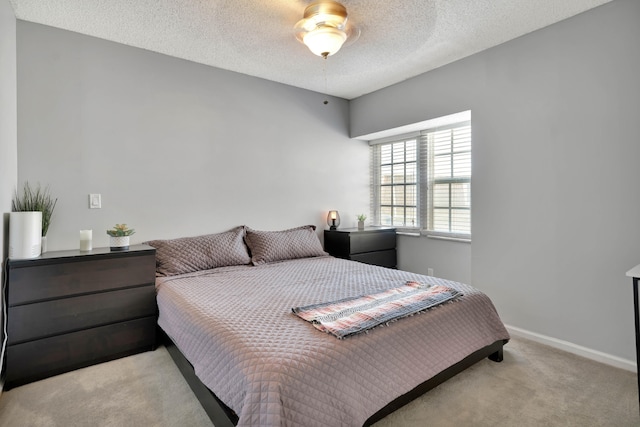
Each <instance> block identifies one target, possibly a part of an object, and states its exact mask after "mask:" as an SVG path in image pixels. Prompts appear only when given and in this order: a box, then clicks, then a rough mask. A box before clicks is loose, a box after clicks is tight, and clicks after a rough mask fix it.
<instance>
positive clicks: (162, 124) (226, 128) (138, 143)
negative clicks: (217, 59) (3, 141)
mask: <svg viewBox="0 0 640 427" xmlns="http://www.w3.org/2000/svg"><path fill="white" fill-rule="evenodd" d="M212 48H214V47H213V46H212ZM324 99H325V98H324V96H323V95H320V94H317V93H314V92H310V91H306V90H301V89H297V88H293V87H290V86H285V85H282V84H279V83H273V82H269V81H266V80H262V79H257V78H253V77H249V76H246V75H242V74H237V73H232V72H228V71H224V70H220V69H215V68H211V67H207V66H204V65H199V64H195V63H192V62H188V61H184V60H180V59H175V58H171V57H168V56H164V55H160V54H156V53H152V52H149V51H145V50H141V49H136V48H131V47H128V46H124V45H120V44H116V43H111V42H107V41H104V40H100V39H96V38H92V37H87V36H83V35H79V34H76V33H72V32H68V31H63V30H58V29H54V28H51V27H47V26H42V25H38V24H33V23H27V22H23V21H18V101H19V102H18V134H19V146H18V166H19V168H18V172H19V182H20V183H22V182H23V181H24V180H29V181H32V182H38V181H39V182H41V183H42V184H47V185H50V187H51V191H52V193H54V194H55V195H56V196H57V197H58V199H59V200H58V206H57V207H56V211H55V213H54V217H53V221H52V225H51V228H50V231H49V234H48V245H49V249H50V250H54V249H68V248H77V247H78V245H79V238H78V234H79V233H78V230H80V229H85V228H86V229H93V230H94V233H93V235H94V247H97V246H107V245H108V237H107V235H106V233H105V230H106V229H107V228H110V227H111V226H113V225H114V224H115V223H122V222H124V223H127V224H129V225H130V226H132V227H134V228H135V229H136V230H137V233H136V234H135V235H134V236H133V237H132V242H133V243H136V242H142V241H145V240H148V239H152V238H172V237H179V236H188V235H197V234H203V233H210V232H216V231H222V230H226V229H228V228H231V227H234V226H236V225H240V224H246V225H249V226H250V227H253V228H257V229H281V228H287V227H293V226H297V225H302V224H309V223H311V224H316V225H317V226H318V227H319V228H320V230H321V229H324V227H325V226H326V214H327V211H328V210H330V209H338V210H339V211H340V213H341V216H342V217H343V220H344V224H345V225H352V226H355V225H356V215H357V214H358V213H359V212H362V211H366V210H368V205H369V196H368V195H369V188H368V185H369V178H368V159H369V157H368V147H367V145H366V144H365V143H364V142H361V141H354V140H351V139H350V138H349V137H348V117H349V111H348V102H347V101H345V100H342V99H337V98H333V99H331V100H330V103H329V104H328V105H324V104H323V102H322V101H323V100H324ZM89 193H100V194H102V206H103V208H102V209H100V210H95V209H91V210H90V209H88V194H89Z"/></svg>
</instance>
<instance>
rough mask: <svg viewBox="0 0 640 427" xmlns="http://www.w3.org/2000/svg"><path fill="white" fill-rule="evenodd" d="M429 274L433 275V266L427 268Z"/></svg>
mask: <svg viewBox="0 0 640 427" xmlns="http://www.w3.org/2000/svg"><path fill="white" fill-rule="evenodd" d="M427 276H433V268H427Z"/></svg>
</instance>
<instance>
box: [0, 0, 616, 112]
mask: <svg viewBox="0 0 640 427" xmlns="http://www.w3.org/2000/svg"><path fill="white" fill-rule="evenodd" d="M609 1H610V0H398V1H391V0H343V1H342V3H343V4H344V5H345V6H346V7H347V10H348V13H349V19H350V20H352V21H353V22H355V23H356V25H357V26H359V27H360V28H361V30H362V34H361V36H360V38H359V39H358V40H357V41H356V42H355V43H353V44H351V45H350V46H346V47H343V48H342V50H340V51H339V52H338V53H336V54H335V55H334V56H331V57H329V58H328V59H327V61H326V80H325V78H324V74H323V60H322V59H321V58H320V57H317V56H315V55H313V54H312V53H311V52H310V51H309V50H307V48H306V47H305V46H304V45H302V44H301V43H299V42H298V41H297V40H296V39H295V37H294V34H293V26H294V25H295V23H296V22H297V21H298V20H299V19H301V18H302V13H303V11H304V8H305V7H306V6H307V5H308V4H309V3H310V2H311V1H302V0H261V1H260V0H253V1H252V0H173V1H171V0H45V1H43V0H10V2H11V4H12V6H13V8H14V11H15V14H16V17H17V18H18V19H21V20H24V21H30V22H36V23H40V24H45V25H50V26H53V27H58V28H62V29H66V30H70V31H75V32H78V33H82V34H87V35H91V36H95V37H100V38H103V39H106V40H111V41H115V42H118V43H123V44H126V45H130V46H135V47H140V48H144V49H148V50H151V51H155V52H160V53H164V54H166V55H171V56H175V57H178V58H183V59H188V60H191V61H194V62H199V63H202V64H207V65H211V66H214V67H218V68H223V69H226V70H232V71H237V72H239V73H244V74H248V75H251V76H257V77H261V78H264V79H268V80H273V81H276V82H280V83H285V84H288V85H292V86H297V87H301V88H305V89H310V90H314V91H317V92H322V93H327V94H329V95H334V96H339V97H342V98H346V99H353V98H356V97H358V96H360V95H363V94H366V93H369V92H373V91H375V90H377V89H380V88H383V87H386V86H389V85H391V84H394V83H397V82H400V81H402V80H406V79H408V78H410V77H413V76H416V75H418V74H421V73H424V72H426V71H429V70H432V69H434V68H437V67H440V66H442V65H445V64H447V63H450V62H453V61H455V60H458V59H461V58H463V57H465V56H468V55H471V54H474V53H476V52H479V51H481V50H484V49H487V48H489V47H492V46H495V45H498V44H500V43H503V42H505V41H507V40H511V39H513V38H516V37H518V36H521V35H523V34H526V33H529V32H531V31H534V30H537V29H539V28H542V27H545V26H547V25H550V24H553V23H555V22H558V21H560V20H562V19H565V18H568V17H570V16H573V15H576V14H578V13H580V12H583V11H585V10H588V9H591V8H593V7H595V6H598V5H601V4H604V3H607V2H609Z"/></svg>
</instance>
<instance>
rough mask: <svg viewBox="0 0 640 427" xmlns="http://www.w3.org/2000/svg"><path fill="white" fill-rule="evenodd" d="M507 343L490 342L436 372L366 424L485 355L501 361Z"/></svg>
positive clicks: (385, 414) (435, 385) (378, 419)
mask: <svg viewBox="0 0 640 427" xmlns="http://www.w3.org/2000/svg"><path fill="white" fill-rule="evenodd" d="M506 343H507V341H506V340H505V341H503V340H499V341H496V342H494V343H493V344H490V345H488V346H486V347H484V348H481V349H480V350H478V351H476V352H474V353H471V354H470V355H469V356H467V357H465V358H464V359H462V360H461V361H460V362H458V363H456V364H455V365H453V366H450V367H448V368H447V369H445V370H444V371H442V372H440V373H439V374H436V375H435V376H434V377H432V378H430V379H428V380H427V381H425V382H423V383H422V384H420V385H419V386H417V387H416V388H414V389H413V390H411V391H410V392H408V393H406V394H403V395H402V396H400V397H398V398H397V399H395V400H393V401H392V402H390V403H389V404H388V405H387V406H385V407H384V408H382V409H380V410H379V411H378V412H376V413H375V414H373V415H372V416H371V417H369V419H368V420H367V421H366V422H365V423H364V425H365V426H370V425H371V424H373V423H375V422H377V421H380V420H381V419H383V418H384V417H386V416H387V415H389V414H390V413H392V412H394V411H396V410H398V409H400V408H401V407H403V406H404V405H406V404H407V403H409V402H411V401H412V400H415V399H417V398H418V397H420V396H422V395H423V394H425V393H426V392H427V391H429V390H431V389H433V388H435V387H437V386H439V385H440V384H442V383H443V382H445V381H447V380H448V379H450V378H452V377H454V376H456V375H457V374H459V373H460V372H462V371H464V370H465V369H467V368H469V367H470V366H472V365H475V364H476V363H478V362H479V361H481V360H482V359H484V358H485V357H488V358H489V359H491V360H493V361H495V362H501V361H502V358H503V349H502V347H503V346H504V344H506Z"/></svg>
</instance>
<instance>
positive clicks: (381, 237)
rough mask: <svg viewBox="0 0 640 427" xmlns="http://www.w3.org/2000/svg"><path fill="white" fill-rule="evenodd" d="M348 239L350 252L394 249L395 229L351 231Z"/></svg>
mask: <svg viewBox="0 0 640 427" xmlns="http://www.w3.org/2000/svg"><path fill="white" fill-rule="evenodd" d="M349 240H350V253H351V254H358V253H362V252H372V251H381V250H386V249H395V247H396V233H395V230H393V231H389V232H378V233H361V234H358V233H352V234H351V235H350V239H349Z"/></svg>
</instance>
